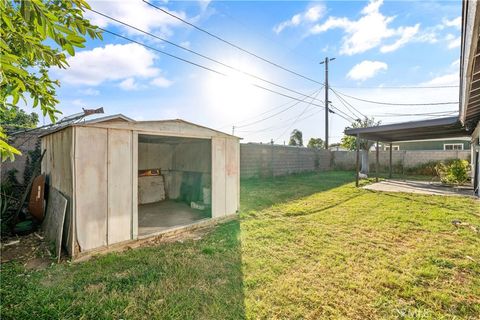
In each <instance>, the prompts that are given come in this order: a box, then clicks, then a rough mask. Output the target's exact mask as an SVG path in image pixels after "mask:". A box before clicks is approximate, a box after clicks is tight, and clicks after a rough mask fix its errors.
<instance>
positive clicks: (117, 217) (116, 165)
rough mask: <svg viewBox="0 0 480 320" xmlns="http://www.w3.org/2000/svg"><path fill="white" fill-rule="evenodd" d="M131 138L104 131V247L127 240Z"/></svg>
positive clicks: (130, 135)
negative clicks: (105, 176) (105, 183)
mask: <svg viewBox="0 0 480 320" xmlns="http://www.w3.org/2000/svg"><path fill="white" fill-rule="evenodd" d="M131 167H132V134H131V132H130V131H128V130H114V129H108V223H107V231H108V232H107V235H108V244H109V245H110V244H113V243H117V242H121V241H126V240H129V239H130V238H131V219H132V170H131Z"/></svg>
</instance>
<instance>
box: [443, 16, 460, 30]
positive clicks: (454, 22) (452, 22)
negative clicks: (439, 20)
mask: <svg viewBox="0 0 480 320" xmlns="http://www.w3.org/2000/svg"><path fill="white" fill-rule="evenodd" d="M443 25H444V26H445V27H453V28H457V29H459V30H460V29H461V28H462V17H456V18H454V19H451V20H448V19H443Z"/></svg>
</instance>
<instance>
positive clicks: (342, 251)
mask: <svg viewBox="0 0 480 320" xmlns="http://www.w3.org/2000/svg"><path fill="white" fill-rule="evenodd" d="M352 181H353V173H349V172H325V173H319V174H309V175H298V176H291V177H283V178H277V179H275V180H267V181H260V180H247V181H242V190H241V192H242V194H241V199H242V200H241V203H242V211H241V215H240V217H241V218H240V219H239V221H232V222H229V223H226V224H223V225H220V226H218V227H217V228H215V229H214V230H213V231H212V232H211V233H209V234H208V235H206V236H204V237H203V238H202V239H201V240H198V241H193V240H189V241H185V242H183V243H180V242H175V243H166V244H161V245H158V246H155V247H148V248H140V249H136V250H130V251H127V252H125V253H117V254H108V255H105V256H101V257H98V258H95V259H93V260H90V261H87V262H84V263H79V264H68V263H63V264H60V265H54V266H52V267H50V268H48V269H46V270H43V271H28V272H27V271H25V270H23V268H22V267H20V266H18V265H15V264H11V263H10V264H5V265H3V266H2V271H1V292H0V293H1V318H2V319H59V318H65V319H100V318H106V319H244V318H247V319H266V318H274V319H479V318H480V235H479V234H478V233H476V232H475V231H474V230H473V229H472V228H469V227H468V226H466V227H460V228H456V227H455V226H454V225H453V224H452V220H461V221H462V222H466V223H469V224H471V225H476V226H479V225H480V204H479V202H476V201H475V200H473V199H468V198H460V197H439V196H422V195H408V194H393V193H391V194H386V193H376V192H372V191H367V190H363V189H356V188H355V187H354V184H353V183H352Z"/></svg>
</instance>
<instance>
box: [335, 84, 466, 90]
mask: <svg viewBox="0 0 480 320" xmlns="http://www.w3.org/2000/svg"><path fill="white" fill-rule="evenodd" d="M459 87H460V86H457V85H445V86H382V87H363V86H362V87H343V86H341V87H339V86H335V88H339V89H445V88H459Z"/></svg>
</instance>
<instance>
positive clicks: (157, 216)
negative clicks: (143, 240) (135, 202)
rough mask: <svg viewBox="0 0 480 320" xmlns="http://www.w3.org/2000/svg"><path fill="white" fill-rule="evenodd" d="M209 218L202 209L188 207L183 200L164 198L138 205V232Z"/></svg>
mask: <svg viewBox="0 0 480 320" xmlns="http://www.w3.org/2000/svg"><path fill="white" fill-rule="evenodd" d="M206 218H210V215H209V214H208V213H206V212H204V211H200V210H196V209H192V208H190V206H189V205H187V204H186V203H183V202H175V201H172V200H165V201H160V202H154V203H148V204H142V205H139V206H138V234H139V235H140V236H144V235H148V234H152V233H157V232H160V231H164V230H167V229H170V228H174V227H180V226H185V225H189V224H192V223H194V222H196V221H199V220H202V219H206Z"/></svg>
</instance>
